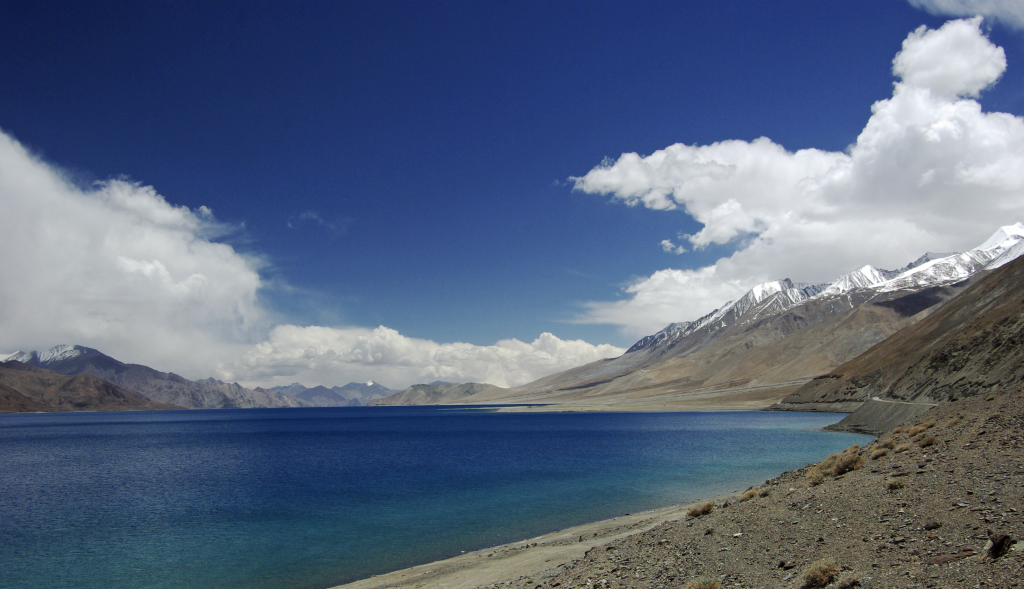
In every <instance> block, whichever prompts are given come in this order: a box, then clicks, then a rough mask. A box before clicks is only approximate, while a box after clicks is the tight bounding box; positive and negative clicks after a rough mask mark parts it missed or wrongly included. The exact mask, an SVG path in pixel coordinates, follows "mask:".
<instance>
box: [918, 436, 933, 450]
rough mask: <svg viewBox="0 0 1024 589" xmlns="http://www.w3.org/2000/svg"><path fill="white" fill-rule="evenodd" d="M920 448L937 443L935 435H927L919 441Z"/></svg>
mask: <svg viewBox="0 0 1024 589" xmlns="http://www.w3.org/2000/svg"><path fill="white" fill-rule="evenodd" d="M917 445H918V447H919V448H927V447H928V446H934V445H935V436H927V437H924V438H921V439H920V440H918V441H917Z"/></svg>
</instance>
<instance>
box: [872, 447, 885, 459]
mask: <svg viewBox="0 0 1024 589" xmlns="http://www.w3.org/2000/svg"><path fill="white" fill-rule="evenodd" d="M888 454H889V451H888V450H886V449H885V448H878V449H876V450H875V451H874V452H872V453H871V460H878V459H879V458H881V457H883V456H887V455H888Z"/></svg>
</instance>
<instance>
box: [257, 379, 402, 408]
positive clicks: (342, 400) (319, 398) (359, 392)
mask: <svg viewBox="0 0 1024 589" xmlns="http://www.w3.org/2000/svg"><path fill="white" fill-rule="evenodd" d="M255 390H257V391H267V390H269V391H275V392H278V393H280V394H282V395H287V396H288V397H291V398H294V399H299V400H301V401H304V402H306V403H308V404H310V405H312V406H316V407H358V406H360V405H366V404H368V403H370V402H371V401H373V400H375V399H382V398H384V397H389V396H391V395H394V394H395V393H396V392H397V391H393V390H391V389H389V388H387V387H385V386H384V385H381V384H378V383H375V382H373V381H372V380H371V381H367V382H350V383H348V384H347V385H345V386H342V387H338V386H335V387H331V388H327V387H325V386H323V385H320V386H315V387H313V388H307V387H305V386H303V385H301V384H299V383H297V382H293V383H292V384H290V385H285V386H277V387H272V388H270V389H262V388H258V387H257V388H256V389H255Z"/></svg>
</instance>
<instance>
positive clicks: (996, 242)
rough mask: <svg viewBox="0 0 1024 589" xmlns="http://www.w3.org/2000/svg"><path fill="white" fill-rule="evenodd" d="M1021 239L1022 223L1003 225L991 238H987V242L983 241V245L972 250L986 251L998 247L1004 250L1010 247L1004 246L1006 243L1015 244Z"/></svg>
mask: <svg viewBox="0 0 1024 589" xmlns="http://www.w3.org/2000/svg"><path fill="white" fill-rule="evenodd" d="M1021 238H1024V223H1014V224H1013V225H1004V226H1002V227H1000V228H999V229H997V230H996V232H995V233H993V234H992V237H989V238H988V239H987V240H985V243H983V244H981V245H979V246H978V247H976V248H974V249H976V250H988V249H992V248H994V247H999V246H1003V249H1006V248H1007V247H1009V246H1010V245H1012V244H1006V242H1007V241H1010V240H1012V241H1013V242H1014V243H1016V242H1017V241H1018V240H1020V239H1021Z"/></svg>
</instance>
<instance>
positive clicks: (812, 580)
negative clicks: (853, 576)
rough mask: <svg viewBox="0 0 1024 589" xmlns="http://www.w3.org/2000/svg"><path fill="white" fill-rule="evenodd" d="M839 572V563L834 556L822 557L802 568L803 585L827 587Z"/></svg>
mask: <svg viewBox="0 0 1024 589" xmlns="http://www.w3.org/2000/svg"><path fill="white" fill-rule="evenodd" d="M838 574H839V563H837V562H836V560H835V559H834V558H823V559H821V560H816V561H814V562H812V563H811V564H809V565H807V568H805V569H804V574H803V580H804V587H808V588H811V587H827V586H828V584H829V583H831V582H832V581H835V580H836V575H838Z"/></svg>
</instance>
